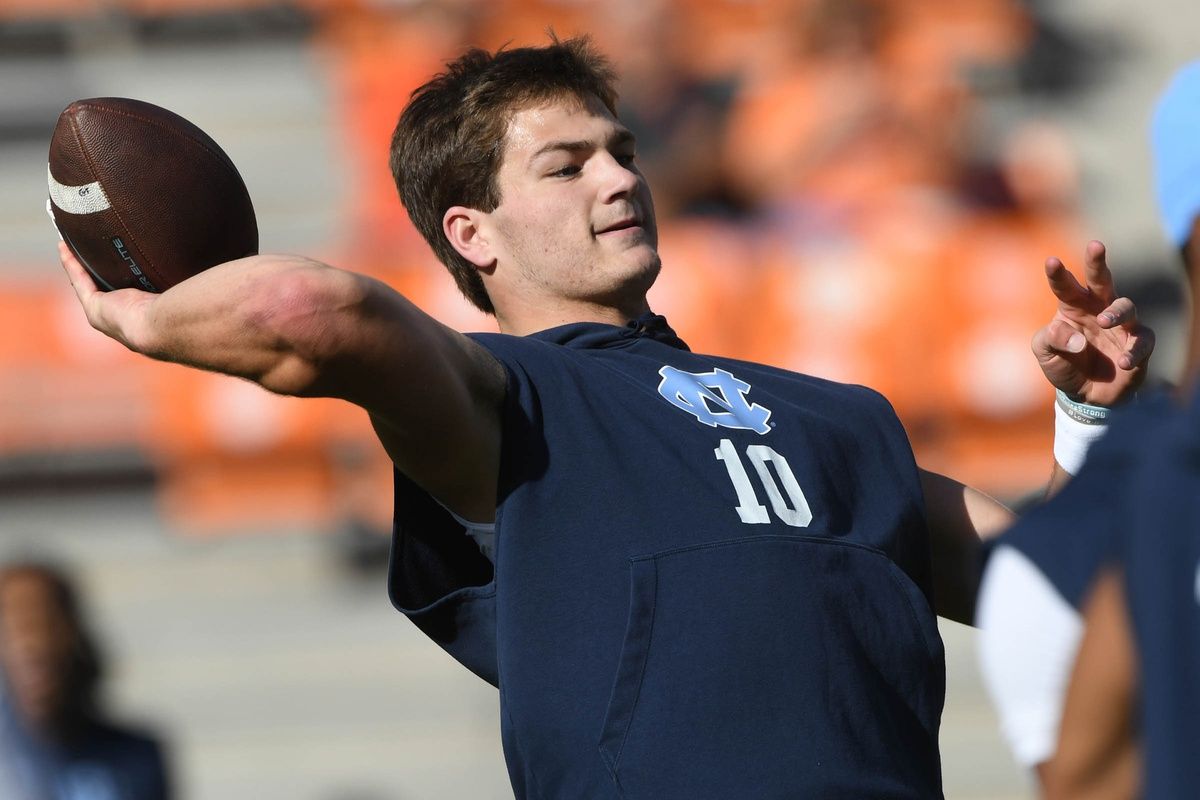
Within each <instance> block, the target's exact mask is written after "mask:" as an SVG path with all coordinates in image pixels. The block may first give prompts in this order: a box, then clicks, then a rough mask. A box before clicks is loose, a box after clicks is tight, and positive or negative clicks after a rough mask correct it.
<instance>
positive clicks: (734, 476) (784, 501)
mask: <svg viewBox="0 0 1200 800" xmlns="http://www.w3.org/2000/svg"><path fill="white" fill-rule="evenodd" d="M713 453H714V454H715V455H716V457H717V460H718V461H722V462H724V464H725V470H726V471H727V472H728V473H729V480H730V481H732V482H733V489H734V491H735V492H737V499H738V504H737V509H736V510H737V513H738V516H739V517H741V520H742V522H745V523H746V524H748V525H766V524H769V523H770V522H771V516H770V514H769V513H768V512H767V507H766V506H764V505H762V503H760V502H759V501H758V491H757V489H755V487H754V483H753V482H752V481H751V480H750V474H749V473H748V472H747V471H746V466H745V464H744V463H743V461H742V457H741V455H739V454H738V451H737V448H735V447H734V446H733V442H731V441H729V440H728V439H722V440H721V444H720V446H718V447H717V449H716V450H714V451H713ZM745 460H746V461H749V462H750V463H751V464H752V465H753V466H754V472H755V473H756V474H757V475H758V479H759V482H760V483H761V484H762V488H763V490H764V491H765V492H766V494H767V499H768V500H769V501H770V502H771V509H772V510H773V511H774V512H775V516H777V517H779V519H780V520H782V521H783V522H786V523H787V524H788V525H791V526H792V527H794V528H807V527H808V523H810V522H812V510H811V509H809V507H808V500H807V499H806V498H805V497H804V490H802V489H801V488H800V484H798V483H796V476H795V475H793V474H792V468H791V467H790V466H788V462H787V459H786V458H784V457H783V456H781V455H779V453H776V452H775V450H774V449H773V448H771V447H768V446H767V445H765V444H752V445H747V446H746V459H745ZM768 462H770V463H772V464H774V465H775V470H774V471H772V470H771V469H770V467H768V466H767V463H768Z"/></svg>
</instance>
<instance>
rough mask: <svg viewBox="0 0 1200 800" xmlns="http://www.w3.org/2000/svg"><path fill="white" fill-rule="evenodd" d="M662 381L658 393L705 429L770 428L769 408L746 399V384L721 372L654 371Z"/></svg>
mask: <svg viewBox="0 0 1200 800" xmlns="http://www.w3.org/2000/svg"><path fill="white" fill-rule="evenodd" d="M658 374H659V375H661V376H662V382H661V383H659V384H658V393H659V394H661V395H662V396H663V398H664V399H665V400H666V401H667V402H668V403H670V404H671V405H673V406H675V407H676V408H680V409H683V410H684V411H686V412H688V413H689V414H691V415H692V416H693V417H695V418H696V419H698V420H699V421H700V422H703V423H704V424H705V425H708V426H709V427H712V428H715V427H717V426H718V425H720V426H721V427H722V428H736V429H738V430H744V431H754V432H755V433H768V432H770V430H771V427H770V426H769V425H767V420H769V419H770V418H771V412H770V410H769V409H766V408H763V407H762V406H760V405H758V404H757V403H755V404H754V405H751V404H750V403H749V402H747V400H746V392H748V391H750V384H748V383H746V382H745V381H739V380H738V379H737V378H735V377H733V375H732V374H730V373H728V372H726V371H725V370H723V369H714V370H713V371H712V372H684V371H683V370H681V369H675V367H671V366H666V367H663V368H662V369H660V370H659V371H658Z"/></svg>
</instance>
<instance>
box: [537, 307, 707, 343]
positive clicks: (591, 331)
mask: <svg viewBox="0 0 1200 800" xmlns="http://www.w3.org/2000/svg"><path fill="white" fill-rule="evenodd" d="M530 338H533V339H539V340H541V341H543V342H550V343H551V344H559V345H563V346H564V347H571V348H578V349H595V348H605V347H623V346H626V345H630V344H633V343H634V342H636V341H638V340H641V339H651V340H653V341H656V342H661V343H662V344H665V345H667V346H668V347H674V348H676V349H678V350H687V349H689V348H688V346H687V344H686V343H685V342H684V341H683V340H682V339H680V338H679V337H678V336H677V335H676V334H675V331H674V330H672V329H671V326H670V325H668V324H667V319H666V317H664V316H662V315H660V314H654V313H652V312H647V313H645V314H642V315H641V316H640V317H638V318H637V319H634V320H631V321H629V322H627V323H626V324H625V325H624V326H619V325H608V324H606V323H603V322H572V323H570V324H568V325H559V326H557V327H554V328H547V329H546V330H544V331H538V332H537V333H532V334H530Z"/></svg>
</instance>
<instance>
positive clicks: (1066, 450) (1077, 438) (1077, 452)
mask: <svg viewBox="0 0 1200 800" xmlns="http://www.w3.org/2000/svg"><path fill="white" fill-rule="evenodd" d="M1107 430H1108V426H1107V425H1104V424H1095V423H1092V424H1086V423H1083V422H1079V421H1078V420H1076V419H1074V418H1073V417H1072V416H1071V414H1069V413H1068V412H1067V410H1066V409H1065V408H1063V406H1062V404H1060V403H1055V404H1054V460H1055V461H1057V462H1058V465H1059V466H1060V467H1062V468H1063V469H1064V470H1066V471H1067V472H1069V473H1070V474H1071V475H1078V474H1079V470H1080V468H1081V467H1082V466H1083V462H1084V461H1085V460H1086V459H1087V452H1088V448H1089V447H1091V446H1092V443H1093V442H1095V441H1096V440H1097V439H1099V438H1100V437H1101V436H1103V435H1104V433H1105V431H1107Z"/></svg>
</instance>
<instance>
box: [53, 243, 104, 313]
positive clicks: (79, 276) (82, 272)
mask: <svg viewBox="0 0 1200 800" xmlns="http://www.w3.org/2000/svg"><path fill="white" fill-rule="evenodd" d="M58 260H59V261H60V262H62V265H63V269H64V270H66V272H67V277H68V278H69V279H70V281H71V286H72V288H74V289H75V294H76V295H78V296H79V299H80V300H85V299H86V298H88V297H91V296H92V295H94V294H96V293H97V292H99V291H100V289H99V288H98V287H97V286H96V281H95V280H94V279H93V278H92V274H91V273H90V272H88V271H87V269H86V268H85V267H84V266H83V264H82V263H80V261H79V259H78V258H76V257H75V253H73V252H72V251H71V248H70V247H69V246H68V245H67V243H66V242H59V243H58Z"/></svg>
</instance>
